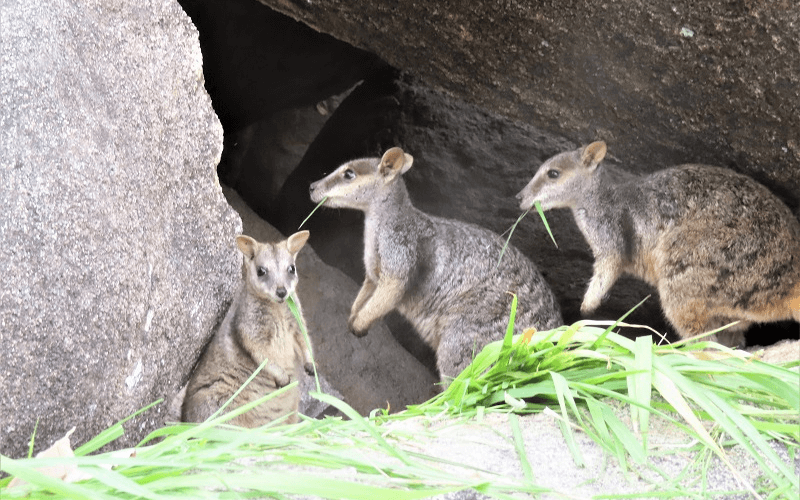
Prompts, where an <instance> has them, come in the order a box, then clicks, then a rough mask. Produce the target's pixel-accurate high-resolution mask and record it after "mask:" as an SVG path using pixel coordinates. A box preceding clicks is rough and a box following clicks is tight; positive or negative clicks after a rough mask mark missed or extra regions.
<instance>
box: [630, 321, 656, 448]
mask: <svg viewBox="0 0 800 500" xmlns="http://www.w3.org/2000/svg"><path fill="white" fill-rule="evenodd" d="M634 346H635V350H634V353H633V354H634V361H633V368H634V370H635V371H636V373H635V374H633V375H630V376H629V377H628V394H629V395H630V396H631V397H632V398H633V399H635V400H636V401H638V402H639V404H640V405H641V406H636V405H631V407H630V408H631V421H632V422H633V428H634V430H635V431H636V432H638V433H640V435H641V436H642V444H643V449H644V450H645V452H646V450H647V433H648V425H649V420H650V412H649V411H646V410H644V409H643V408H648V407H650V400H651V397H652V388H653V378H652V373H653V340H652V337H650V336H649V335H643V336H641V337H637V338H636V342H635V343H634Z"/></svg>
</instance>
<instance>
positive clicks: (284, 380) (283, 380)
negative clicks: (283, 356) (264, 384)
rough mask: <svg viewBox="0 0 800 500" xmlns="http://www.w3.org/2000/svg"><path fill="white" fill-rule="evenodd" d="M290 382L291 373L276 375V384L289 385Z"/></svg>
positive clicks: (278, 385) (280, 385)
mask: <svg viewBox="0 0 800 500" xmlns="http://www.w3.org/2000/svg"><path fill="white" fill-rule="evenodd" d="M289 382H291V377H289V375H287V374H285V373H284V374H283V375H280V376H276V377H275V385H276V386H277V387H285V386H287V385H289Z"/></svg>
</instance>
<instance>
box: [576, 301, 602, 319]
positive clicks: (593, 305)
mask: <svg viewBox="0 0 800 500" xmlns="http://www.w3.org/2000/svg"><path fill="white" fill-rule="evenodd" d="M598 307H600V301H599V300H584V301H583V303H582V304H581V315H583V316H589V315H590V314H592V313H593V312H595V311H596V310H597V308H598Z"/></svg>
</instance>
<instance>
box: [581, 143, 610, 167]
mask: <svg viewBox="0 0 800 500" xmlns="http://www.w3.org/2000/svg"><path fill="white" fill-rule="evenodd" d="M606 149H607V148H606V143H605V142H603V141H597V142H593V143H591V144H589V145H588V146H586V147H585V148H583V151H581V163H582V164H583V166H584V167H586V168H588V169H589V170H594V169H595V168H597V165H599V164H600V162H601V161H603V158H605V157H606Z"/></svg>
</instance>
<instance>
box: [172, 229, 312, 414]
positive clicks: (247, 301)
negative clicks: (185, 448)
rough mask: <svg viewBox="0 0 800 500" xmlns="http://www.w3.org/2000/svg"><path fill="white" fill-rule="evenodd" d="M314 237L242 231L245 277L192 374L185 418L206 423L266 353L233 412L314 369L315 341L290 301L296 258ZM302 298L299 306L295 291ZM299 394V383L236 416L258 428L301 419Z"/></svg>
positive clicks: (239, 242) (240, 243)
mask: <svg viewBox="0 0 800 500" xmlns="http://www.w3.org/2000/svg"><path fill="white" fill-rule="evenodd" d="M308 236H309V233H308V231H301V232H299V233H295V234H293V235H292V236H290V237H289V238H288V239H287V240H284V241H281V242H279V243H275V244H272V243H260V242H257V241H256V240H254V239H253V238H250V237H249V236H239V237H237V238H236V245H237V247H238V248H239V250H240V251H241V252H242V254H243V256H244V259H243V264H242V278H243V283H242V285H241V286H240V289H239V292H238V293H237V296H236V298H235V299H234V302H233V303H232V304H231V307H230V308H229V309H228V313H227V315H226V316H225V319H224V320H223V322H222V324H221V325H220V328H219V330H218V331H217V332H216V333H215V335H214V338H213V339H212V340H211V342H210V343H209V345H208V346H207V347H206V350H205V352H204V353H203V355H202V356H201V358H200V360H199V362H198V364H197V367H196V368H195V371H194V373H193V374H192V377H191V379H190V380H189V383H188V385H187V388H186V398H185V399H184V403H183V412H182V419H183V420H184V421H189V422H201V421H204V420H206V419H207V418H208V417H210V416H211V415H212V414H213V413H214V412H216V411H217V410H218V409H219V408H220V407H221V406H222V405H223V404H224V403H225V402H226V401H227V400H228V399H229V398H230V397H231V396H233V394H234V392H236V391H237V390H238V389H239V387H241V386H242V385H243V384H244V382H245V381H246V380H247V379H248V378H249V377H250V376H251V375H252V373H253V372H254V371H255V370H256V369H257V368H258V367H259V366H260V364H261V363H262V362H264V361H265V360H268V362H267V364H266V365H265V367H264V368H263V370H262V371H261V372H260V373H259V374H258V375H257V376H256V377H255V378H254V379H253V380H252V381H251V382H250V384H249V385H248V386H247V387H246V388H245V389H244V390H242V392H240V393H239V395H238V396H237V397H236V399H235V400H234V401H233V402H232V403H231V405H230V406H229V407H227V410H226V411H230V410H232V409H234V408H237V407H239V406H241V405H243V404H246V403H249V402H251V401H255V400H256V399H258V398H260V397H263V396H265V395H267V394H269V393H271V392H274V391H275V390H277V389H279V388H281V387H283V386H285V385H287V384H289V383H290V382H292V381H295V380H298V378H299V377H300V375H301V370H302V369H303V368H306V369H307V370H309V369H310V368H311V367H310V361H311V358H310V352H309V351H310V346H308V345H306V342H305V339H304V336H303V333H302V331H301V330H300V327H299V325H298V324H297V320H296V319H295V318H294V316H293V315H292V314H291V311H290V310H289V308H288V306H287V305H286V304H285V303H284V301H285V300H286V299H287V298H288V297H289V296H290V295H292V293H293V292H294V290H295V287H296V285H297V270H296V267H295V257H296V256H297V253H298V252H299V251H300V249H301V248H302V247H303V245H305V243H306V241H307V240H308ZM295 303H296V304H297V306H298V310H299V308H300V303H299V301H298V300H297V299H296V297H295ZM301 319H302V318H301ZM299 399H300V393H299V390H298V388H297V387H294V388H293V389H291V390H289V391H286V392H284V393H283V394H281V395H280V396H277V397H274V398H272V399H270V400H268V401H267V402H265V403H263V404H261V405H259V406H257V407H256V408H254V409H252V410H250V411H248V412H246V413H244V414H242V415H239V416H238V417H236V418H234V419H232V420H231V421H230V422H229V423H233V424H236V425H241V426H244V427H257V426H259V425H263V424H265V423H267V422H270V421H272V420H275V419H277V418H280V417H284V416H287V415H288V418H287V421H288V422H295V421H297V405H298V402H299Z"/></svg>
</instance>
